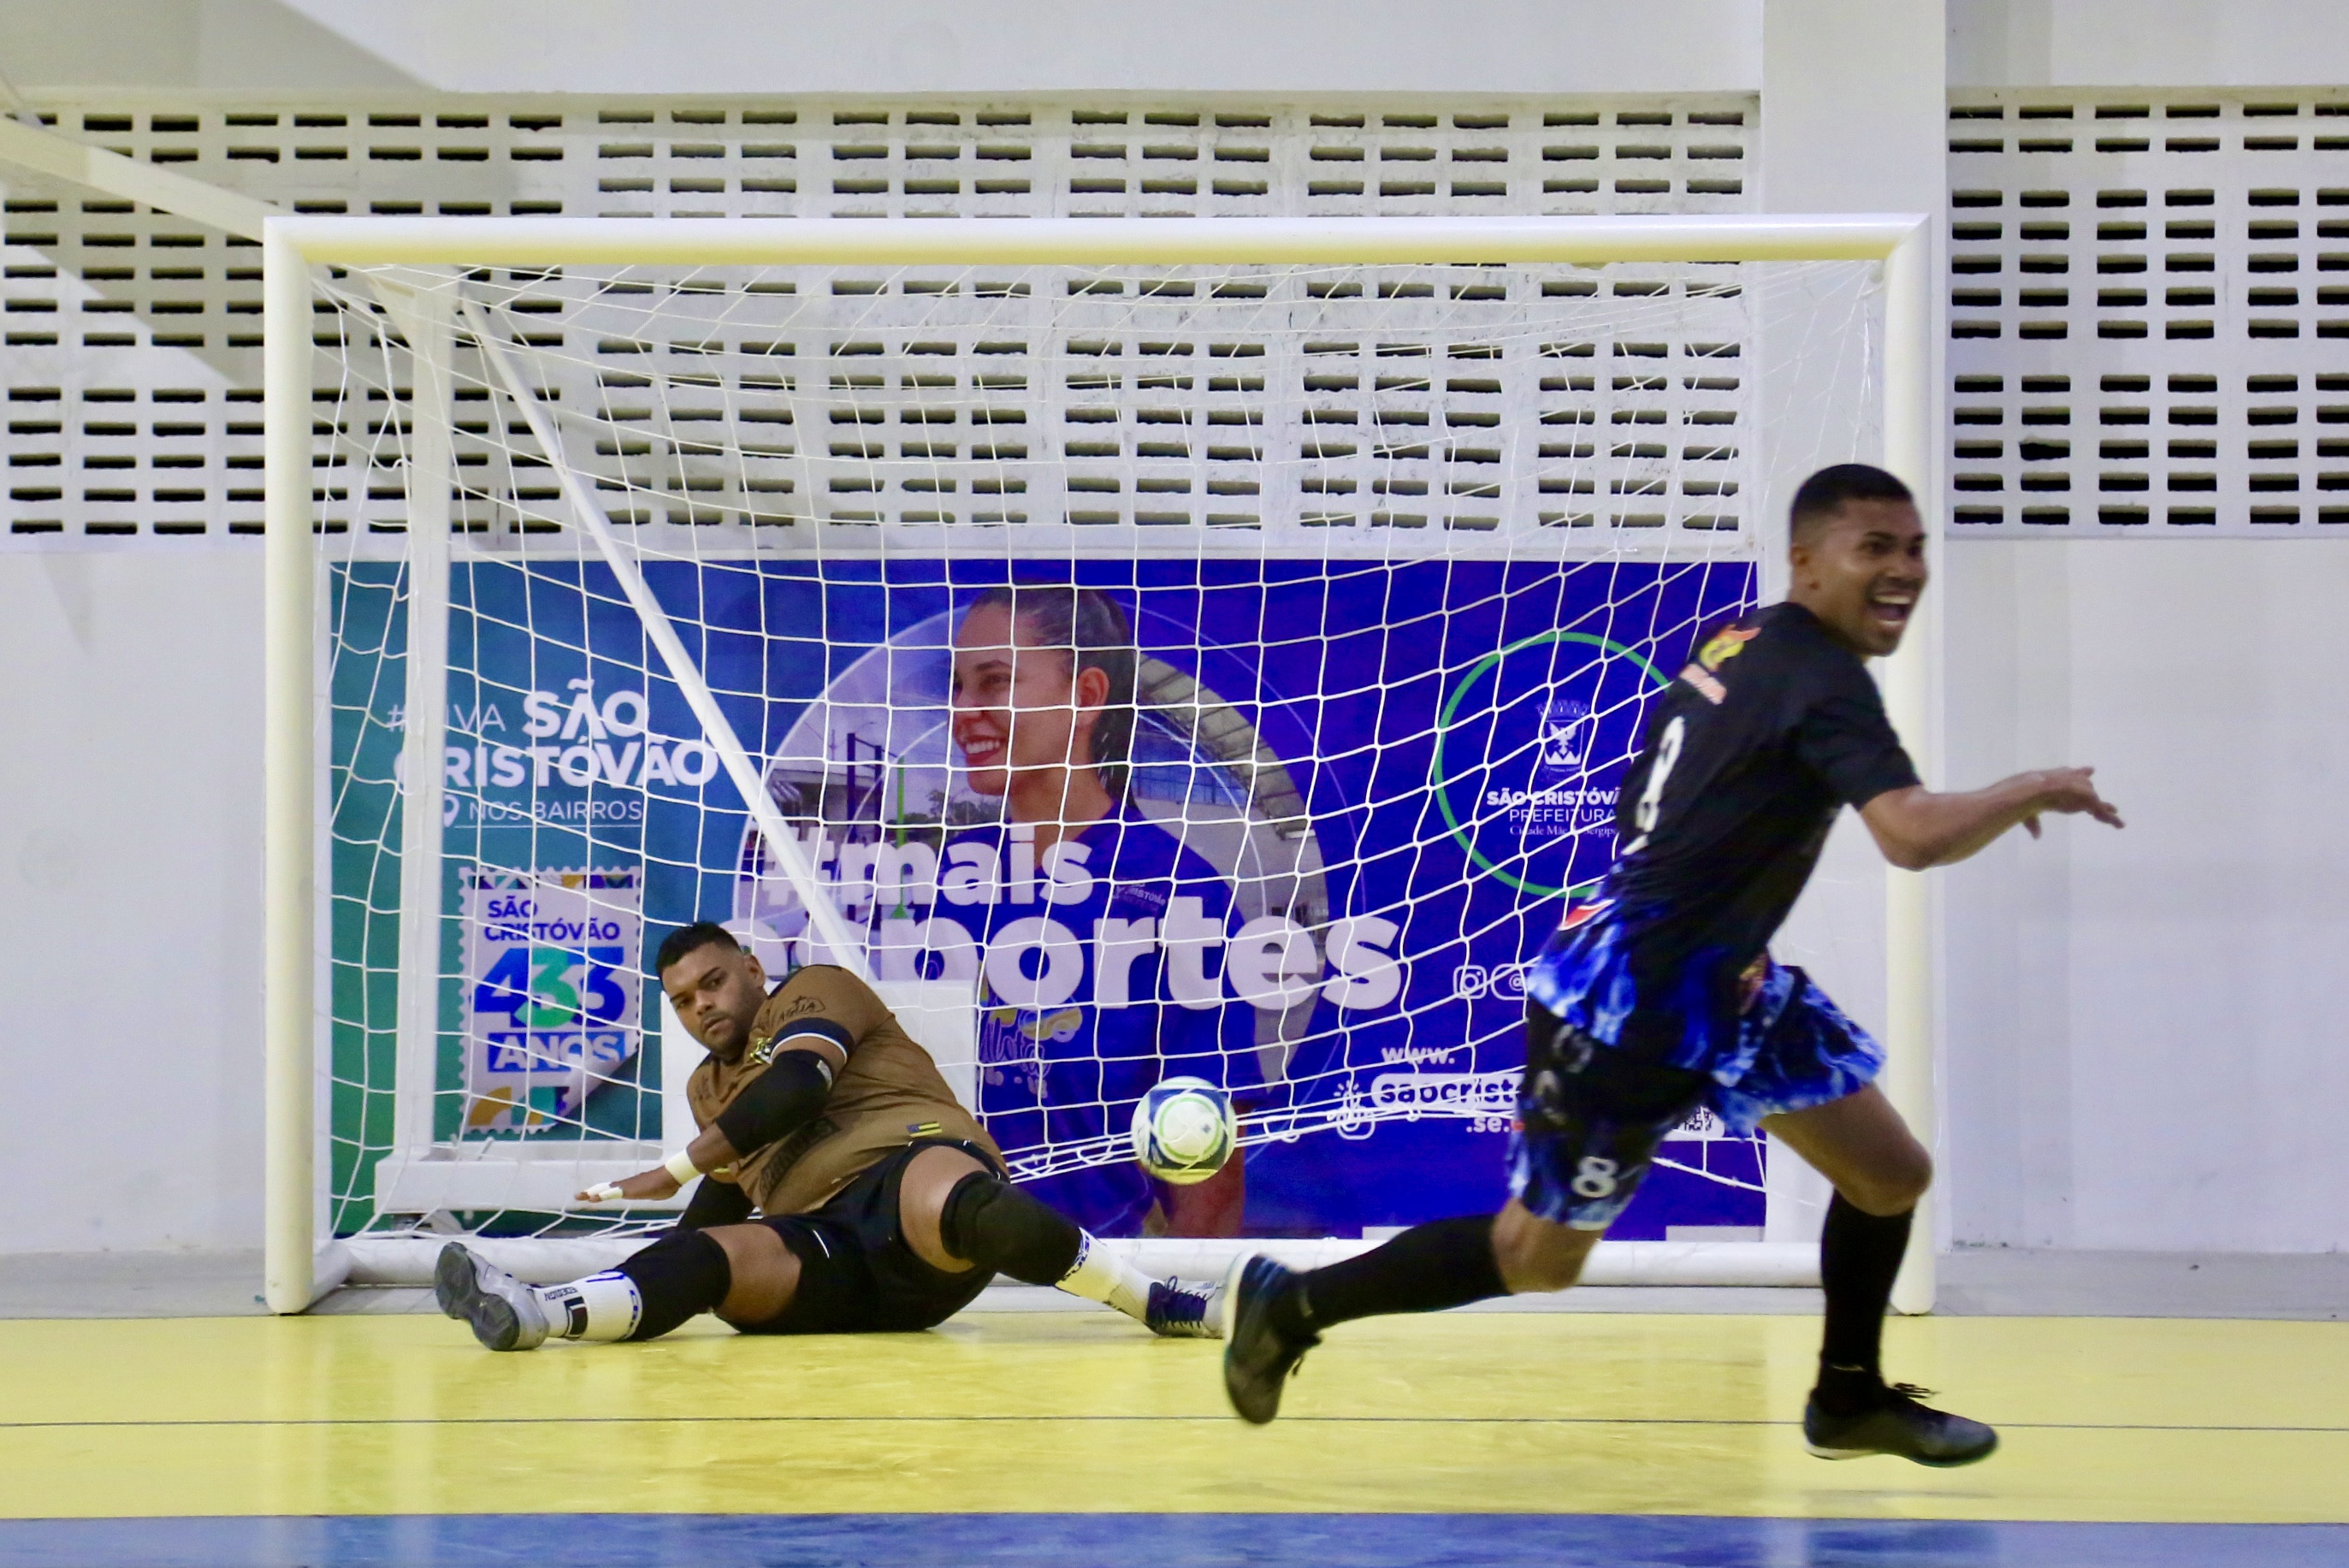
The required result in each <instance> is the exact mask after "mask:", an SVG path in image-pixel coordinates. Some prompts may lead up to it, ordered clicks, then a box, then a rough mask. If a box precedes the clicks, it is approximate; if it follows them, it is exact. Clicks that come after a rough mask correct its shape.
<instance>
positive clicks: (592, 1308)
mask: <svg viewBox="0 0 2349 1568" xmlns="http://www.w3.org/2000/svg"><path fill="white" fill-rule="evenodd" d="M531 1288H532V1289H533V1291H534V1292H535V1293H536V1294H537V1296H538V1304H539V1305H541V1306H542V1307H543V1308H545V1309H546V1326H547V1331H548V1332H549V1333H550V1334H552V1335H554V1336H556V1337H557V1338H561V1339H589V1340H601V1341H605V1342H607V1343H608V1342H609V1341H611V1340H615V1339H626V1337H627V1336H629V1334H630V1333H632V1332H633V1331H634V1330H635V1328H636V1324H637V1323H638V1322H639V1321H640V1320H642V1318H643V1317H644V1315H645V1298H644V1297H643V1296H642V1295H638V1294H637V1292H636V1281H634V1280H632V1279H630V1278H629V1277H628V1276H627V1275H626V1274H589V1275H588V1276H587V1277H586V1278H585V1279H575V1280H573V1281H572V1282H571V1283H570V1284H543V1285H533V1286H532V1287H531Z"/></svg>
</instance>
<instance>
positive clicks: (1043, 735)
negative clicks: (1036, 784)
mask: <svg viewBox="0 0 2349 1568" xmlns="http://www.w3.org/2000/svg"><path fill="white" fill-rule="evenodd" d="M1075 664H1076V659H1075V655H1074V654H1073V653H1072V652H1071V650H1070V649H1067V648H1050V647H1040V646H1038V645H1037V644H1036V642H1035V638H1034V633H1033V631H1032V629H1031V627H1030V625H1029V624H1028V623H1027V622H1026V621H1024V620H1022V619H1019V618H1018V617H1015V616H1014V615H1013V614H1012V613H1011V607H1010V606H1009V605H1008V604H981V605H979V606H978V607H977V608H976V609H974V610H972V611H971V612H970V614H968V615H966V616H964V617H963V623H962V625H961V626H960V627H959V628H958V629H957V631H956V633H955V650H954V739H955V745H956V747H957V748H959V749H960V751H961V752H962V756H963V761H964V763H965V765H966V766H967V767H968V769H969V770H970V771H969V779H970V787H971V789H974V790H976V791H977V792H978V793H979V794H981V795H988V796H996V797H1000V796H1003V795H1006V794H1008V793H1009V792H1010V789H1011V786H1012V780H1013V778H1014V776H1015V775H1018V774H1021V773H1032V772H1036V771H1039V770H1044V771H1057V770H1059V769H1067V768H1071V767H1078V768H1083V767H1089V766H1091V764H1092V754H1091V753H1092V748H1091V746H1090V744H1089V737H1090V736H1091V734H1092V724H1093V719H1094V718H1095V717H1097V716H1098V714H1099V713H1100V707H1101V703H1102V700H1103V698H1104V697H1105V696H1107V695H1108V694H1107V690H1106V688H1107V686H1108V679H1107V677H1106V676H1103V675H1102V673H1101V672H1100V671H1099V670H1092V669H1088V670H1081V671H1080V670H1077V669H1076V668H1075V667H1074V666H1075ZM1095 686H1098V687H1101V688H1102V689H1101V690H1097V691H1096V690H1091V689H1090V688H1092V687H1095Z"/></svg>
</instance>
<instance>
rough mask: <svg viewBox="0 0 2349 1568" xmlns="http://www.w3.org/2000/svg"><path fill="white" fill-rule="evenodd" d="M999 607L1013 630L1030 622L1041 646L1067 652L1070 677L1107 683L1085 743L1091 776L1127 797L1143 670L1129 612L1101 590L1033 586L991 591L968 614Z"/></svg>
mask: <svg viewBox="0 0 2349 1568" xmlns="http://www.w3.org/2000/svg"><path fill="white" fill-rule="evenodd" d="M997 604H1000V605H1003V606H1004V607H1006V608H1008V609H1009V611H1010V612H1011V618H1012V622H1013V624H1018V623H1019V622H1021V621H1025V622H1027V623H1028V628H1029V630H1030V632H1031V633H1032V634H1034V635H1035V638H1036V642H1037V645H1039V646H1041V647H1047V648H1059V649H1061V650H1063V651H1064V652H1066V653H1067V654H1068V655H1069V667H1070V674H1071V676H1074V675H1075V674H1076V673H1077V672H1078V671H1080V670H1089V669H1090V670H1099V671H1101V672H1102V675H1104V676H1108V677H1109V695H1108V696H1106V697H1104V698H1102V708H1101V712H1100V713H1099V714H1098V715H1097V716H1096V717H1094V719H1093V727H1092V733H1091V734H1090V735H1088V736H1086V737H1085V748H1086V750H1087V751H1089V752H1090V753H1091V754H1092V761H1093V772H1094V774H1095V775H1096V776H1097V777H1098V778H1099V779H1101V785H1102V789H1105V790H1107V791H1108V792H1109V793H1110V794H1111V795H1112V796H1120V797H1122V796H1123V795H1124V793H1125V782H1126V775H1127V769H1128V766H1129V763H1130V760H1131V758H1132V757H1133V720H1134V697H1133V687H1134V678H1135V676H1136V673H1137V669H1138V666H1139V665H1140V664H1141V655H1140V654H1139V653H1138V652H1137V651H1136V649H1135V647H1134V645H1133V625H1132V624H1131V623H1129V622H1128V621H1127V620H1126V618H1125V612H1124V611H1123V609H1120V608H1119V607H1118V603H1117V601H1116V600H1114V599H1112V598H1111V597H1110V596H1109V595H1108V594H1106V593H1102V591H1101V590H1100V589H1098V588H1079V587H1077V586H1076V585H1074V584H1073V583H1031V582H1014V583H1004V584H1002V585H1000V586H998V587H994V588H989V589H988V590H987V592H985V593H981V594H980V595H979V596H978V598H976V599H974V600H972V601H971V604H970V608H971V609H972V610H979V609H985V608H987V607H988V606H989V605H997ZM968 613H969V612H968V611H966V612H964V614H968Z"/></svg>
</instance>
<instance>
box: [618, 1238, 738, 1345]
mask: <svg viewBox="0 0 2349 1568" xmlns="http://www.w3.org/2000/svg"><path fill="white" fill-rule="evenodd" d="M617 1272H618V1273H621V1274H626V1275H627V1276H628V1277H629V1278H630V1279H632V1280H634V1281H635V1282H636V1294H637V1295H640V1296H642V1297H643V1298H644V1302H645V1310H644V1315H643V1316H641V1317H639V1318H638V1319H637V1320H636V1328H635V1330H634V1331H633V1332H631V1333H630V1334H629V1336H628V1337H629V1338H630V1339H657V1338H659V1337H660V1336H662V1335H664V1334H667V1332H668V1331H669V1330H670V1329H672V1328H675V1327H676V1326H678V1324H680V1323H683V1322H684V1321H685V1320H686V1319H687V1318H688V1317H692V1316H694V1315H696V1314H698V1313H704V1312H708V1311H709V1310H710V1309H712V1308H713V1307H715V1306H717V1305H719V1303H720V1302H722V1301H724V1300H725V1299H726V1293H727V1292H728V1291H730V1290H731V1289H733V1288H734V1268H733V1265H732V1264H729V1263H728V1262H727V1261H726V1249H725V1248H724V1247H721V1246H719V1244H718V1243H716V1242H714V1241H712V1240H711V1239H710V1237H709V1233H707V1232H705V1231H675V1232H672V1233H669V1234H667V1235H666V1236H663V1237H662V1238H661V1239H660V1240H659V1241H657V1242H655V1243H653V1244H652V1245H651V1246H648V1247H647V1248H646V1249H645V1250H644V1251H643V1252H640V1253H636V1254H634V1255H633V1256H631V1257H630V1258H629V1259H628V1260H627V1261H626V1263H623V1264H621V1265H620V1266H619V1269H618V1271H617Z"/></svg>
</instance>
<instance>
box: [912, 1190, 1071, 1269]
mask: <svg viewBox="0 0 2349 1568" xmlns="http://www.w3.org/2000/svg"><path fill="white" fill-rule="evenodd" d="M1084 1237H1085V1233H1083V1232H1082V1231H1081V1230H1079V1229H1077V1225H1076V1222H1075V1221H1073V1220H1071V1219H1070V1218H1069V1217H1068V1216H1067V1215H1065V1214H1062V1213H1061V1212H1058V1211H1057V1210H1054V1209H1051V1208H1049V1207H1047V1206H1046V1205H1044V1204H1042V1203H1040V1202H1037V1201H1036V1200H1035V1199H1033V1198H1031V1197H1030V1196H1029V1195H1028V1194H1027V1193H1025V1192H1022V1191H1020V1190H1019V1188H1017V1187H1014V1186H1013V1185H1012V1184H1011V1183H1010V1182H1009V1181H1003V1180H1002V1179H1000V1178H999V1177H995V1176H990V1175H988V1174H987V1173H986V1172H985V1171H972V1172H971V1173H970V1174H969V1175H968V1176H966V1177H964V1178H963V1179H962V1180H961V1181H957V1182H956V1183H955V1185H954V1191H951V1192H948V1193H947V1202H946V1207H945V1208H944V1209H942V1210H940V1211H939V1212H938V1240H939V1241H941V1242H943V1243H946V1249H947V1252H949V1253H953V1254H954V1255H955V1256H957V1257H958V1258H968V1259H969V1260H970V1261H971V1262H972V1263H975V1264H978V1266H979V1267H981V1268H983V1269H991V1270H993V1271H994V1272H995V1273H997V1274H1009V1275H1010V1276H1011V1277H1012V1278H1013V1279H1016V1280H1018V1281H1019V1282H1020V1283H1021V1284H1060V1283H1061V1280H1062V1279H1063V1278H1065V1277H1066V1276H1067V1274H1068V1272H1069V1271H1070V1270H1071V1269H1072V1268H1074V1267H1076V1264H1077V1250H1078V1249H1079V1248H1080V1247H1081V1246H1082V1245H1084Z"/></svg>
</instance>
